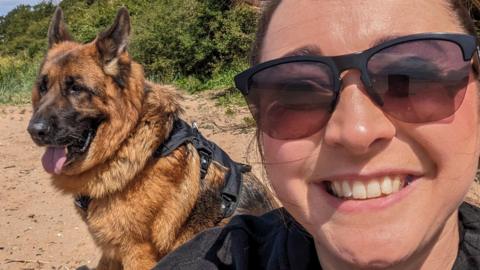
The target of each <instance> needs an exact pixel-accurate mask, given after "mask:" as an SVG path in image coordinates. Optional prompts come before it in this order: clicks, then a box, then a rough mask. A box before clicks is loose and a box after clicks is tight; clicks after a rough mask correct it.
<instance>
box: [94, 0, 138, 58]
mask: <svg viewBox="0 0 480 270" xmlns="http://www.w3.org/2000/svg"><path fill="white" fill-rule="evenodd" d="M129 36H130V16H129V15H128V10H127V9H126V8H124V7H122V8H120V10H118V13H117V17H116V18H115V22H114V23H113V25H112V26H111V27H110V28H109V29H107V30H105V31H103V32H102V33H100V34H99V35H98V38H97V41H96V45H97V49H98V52H99V53H100V56H101V58H102V60H103V64H104V65H106V64H108V63H109V62H111V61H113V60H115V59H116V58H117V57H119V56H120V55H121V54H122V53H124V52H125V51H126V50H127V44H128V37H129Z"/></svg>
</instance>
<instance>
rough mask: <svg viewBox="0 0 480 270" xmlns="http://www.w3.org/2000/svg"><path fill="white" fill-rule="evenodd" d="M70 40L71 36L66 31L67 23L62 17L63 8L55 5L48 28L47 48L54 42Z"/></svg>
mask: <svg viewBox="0 0 480 270" xmlns="http://www.w3.org/2000/svg"><path fill="white" fill-rule="evenodd" d="M70 40H72V38H71V37H70V34H69V33H68V31H67V25H66V24H65V21H64V19H63V10H62V9H61V8H60V7H57V9H55V13H54V14H53V17H52V21H51V22H50V27H49V28H48V48H51V47H53V45H55V44H58V43H61V42H64V41H70Z"/></svg>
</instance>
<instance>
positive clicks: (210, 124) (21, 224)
mask: <svg viewBox="0 0 480 270" xmlns="http://www.w3.org/2000/svg"><path fill="white" fill-rule="evenodd" d="M184 107H185V109H186V115H185V119H186V120H187V121H189V122H191V121H192V120H196V121H197V123H198V124H199V127H200V130H201V131H202V132H203V134H205V135H206V136H207V137H208V138H210V139H213V140H214V141H215V142H216V143H217V144H219V145H220V146H222V147H223V148H224V149H225V150H226V151H227V152H228V153H230V154H231V155H232V157H233V158H234V159H236V160H238V161H243V162H245V161H246V159H247V157H248V159H249V160H250V161H255V160H258V158H257V157H256V156H255V154H254V153H255V150H254V149H253V148H252V147H250V148H249V147H247V146H248V145H249V144H250V142H251V141H252V138H253V132H254V130H253V129H252V128H248V125H247V123H246V121H244V117H247V116H248V111H247V109H245V108H240V109H233V113H232V111H230V113H229V114H228V115H227V114H225V109H224V108H221V107H216V106H215V102H214V101H213V99H212V94H202V95H197V96H187V98H186V100H185V102H184ZM30 115H31V109H30V107H29V106H23V107H9V106H3V107H0V211H1V214H0V269H1V270H3V269H65V270H67V269H76V267H78V266H81V265H87V266H89V267H93V266H95V264H96V262H97V261H98V259H99V254H100V253H99V251H98V249H97V248H96V247H95V246H94V244H93V241H92V240H91V238H90V235H89V233H88V232H87V229H86V226H85V225H84V224H83V222H82V221H81V220H80V218H79V217H78V216H77V214H76V212H75V209H74V207H73V201H72V198H71V197H70V196H66V195H63V194H61V193H59V192H58V191H56V190H54V189H53V188H52V187H51V185H50V183H49V177H48V175H47V174H46V173H45V172H44V171H43V169H42V167H41V164H40V157H41V155H42V152H43V151H42V149H40V148H38V147H36V146H35V145H34V144H33V143H32V141H31V140H30V137H29V136H28V134H27V133H26V131H25V130H26V127H27V124H28V121H29V118H30ZM229 115H234V116H229ZM247 153H248V154H247ZM254 164H256V165H254V171H255V172H256V173H257V175H259V174H260V166H259V165H258V163H255V162H254ZM474 188H475V189H476V194H480V190H479V189H478V186H475V187H474ZM469 200H471V201H472V200H474V201H477V202H480V197H478V196H475V195H474V194H471V195H470V196H469Z"/></svg>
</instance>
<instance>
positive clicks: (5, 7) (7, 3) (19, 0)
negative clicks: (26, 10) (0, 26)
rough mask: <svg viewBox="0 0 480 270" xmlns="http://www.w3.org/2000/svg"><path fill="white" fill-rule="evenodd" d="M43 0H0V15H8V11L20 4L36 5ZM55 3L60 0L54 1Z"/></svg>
mask: <svg viewBox="0 0 480 270" xmlns="http://www.w3.org/2000/svg"><path fill="white" fill-rule="evenodd" d="M40 2H42V0H0V16H4V15H7V13H8V12H9V11H10V10H12V9H14V8H15V7H16V6H18V5H21V4H23V5H35V4H37V3H40ZM53 2H54V3H56V2H59V1H53Z"/></svg>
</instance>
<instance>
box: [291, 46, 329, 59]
mask: <svg viewBox="0 0 480 270" xmlns="http://www.w3.org/2000/svg"><path fill="white" fill-rule="evenodd" d="M307 55H322V50H321V49H320V47H318V46H316V45H307V46H303V47H300V48H297V49H294V50H293V51H290V52H288V53H286V54H284V55H283V57H289V56H307Z"/></svg>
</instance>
